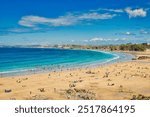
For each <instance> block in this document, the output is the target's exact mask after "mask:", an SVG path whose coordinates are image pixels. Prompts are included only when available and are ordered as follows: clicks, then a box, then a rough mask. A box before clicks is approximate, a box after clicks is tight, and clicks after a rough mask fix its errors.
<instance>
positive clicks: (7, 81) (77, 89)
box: [0, 53, 150, 100]
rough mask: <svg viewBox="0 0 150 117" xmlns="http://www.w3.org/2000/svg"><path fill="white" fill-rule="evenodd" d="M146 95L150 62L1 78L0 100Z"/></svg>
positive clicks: (103, 97)
mask: <svg viewBox="0 0 150 117" xmlns="http://www.w3.org/2000/svg"><path fill="white" fill-rule="evenodd" d="M148 54H149V53H148ZM139 94H141V95H139ZM149 96H150V60H138V61H130V62H121V63H114V64H110V65H107V66H98V67H95V68H82V69H68V70H63V71H57V72H49V73H41V74H33V75H26V76H15V77H9V78H0V99H8V100H10V99H11V100H15V99H16V100H20V99H23V100H33V99H36V100H40V99H49V100H56V99H57V100H59V99H62V100H66V99H75V100H78V99H80V100H81V99H96V100H104V99H108V100H122V99H123V100H129V99H132V98H140V99H146V98H149Z"/></svg>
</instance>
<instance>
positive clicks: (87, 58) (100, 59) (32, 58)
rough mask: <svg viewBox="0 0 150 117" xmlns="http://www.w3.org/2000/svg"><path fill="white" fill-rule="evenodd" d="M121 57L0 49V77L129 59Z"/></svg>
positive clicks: (79, 52)
mask: <svg viewBox="0 0 150 117" xmlns="http://www.w3.org/2000/svg"><path fill="white" fill-rule="evenodd" d="M123 55H124V54H123ZM123 55H121V54H120V55H119V54H116V53H107V52H102V51H91V50H71V49H54V48H0V75H3V74H10V73H23V72H24V73H25V72H37V71H46V70H48V71H49V70H55V69H61V68H68V67H77V66H78V67H80V66H86V65H92V64H96V65H97V64H102V63H107V62H111V61H114V60H117V59H118V60H119V59H120V58H122V59H125V58H127V59H131V58H130V57H122V56H123ZM125 56H126V55H125Z"/></svg>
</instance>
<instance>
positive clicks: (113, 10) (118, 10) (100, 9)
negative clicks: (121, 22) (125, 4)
mask: <svg viewBox="0 0 150 117" xmlns="http://www.w3.org/2000/svg"><path fill="white" fill-rule="evenodd" d="M90 11H92V12H93V11H108V12H115V13H123V12H124V10H123V9H108V8H98V9H96V10H90Z"/></svg>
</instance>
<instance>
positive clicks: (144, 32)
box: [140, 30, 149, 34]
mask: <svg viewBox="0 0 150 117" xmlns="http://www.w3.org/2000/svg"><path fill="white" fill-rule="evenodd" d="M140 34H149V32H148V31H145V30H140Z"/></svg>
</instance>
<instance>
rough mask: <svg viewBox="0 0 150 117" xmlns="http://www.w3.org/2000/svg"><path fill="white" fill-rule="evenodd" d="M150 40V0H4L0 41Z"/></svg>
mask: <svg viewBox="0 0 150 117" xmlns="http://www.w3.org/2000/svg"><path fill="white" fill-rule="evenodd" d="M141 42H142V43H143V42H150V1H149V0H0V44H6V45H17V44H68V43H69V44H120V43H141Z"/></svg>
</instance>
